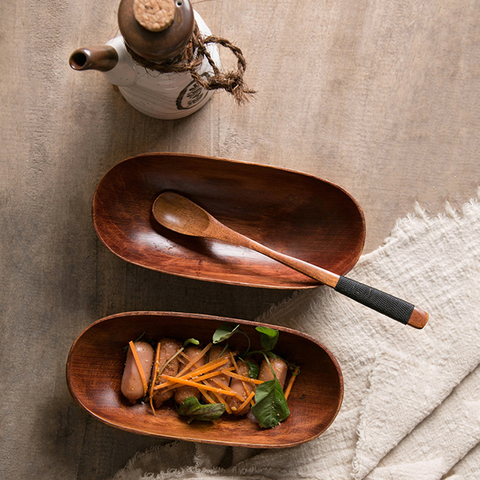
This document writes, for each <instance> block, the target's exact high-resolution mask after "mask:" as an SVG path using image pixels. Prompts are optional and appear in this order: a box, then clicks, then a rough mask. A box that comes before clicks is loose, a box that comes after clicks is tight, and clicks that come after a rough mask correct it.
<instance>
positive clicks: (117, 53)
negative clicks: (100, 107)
mask: <svg viewBox="0 0 480 480" xmlns="http://www.w3.org/2000/svg"><path fill="white" fill-rule="evenodd" d="M137 1H138V0H122V1H121V3H120V6H119V10H118V25H119V30H120V33H119V35H118V36H117V37H115V38H113V39H112V40H109V41H108V42H107V43H106V44H105V45H103V46H100V47H90V48H79V49H77V50H75V51H74V52H73V53H72V54H71V56H70V60H69V63H70V66H71V67H72V68H73V69H74V70H98V71H100V72H102V73H103V75H104V76H105V77H106V79H107V80H108V81H109V82H110V83H112V84H113V85H117V86H118V88H119V90H120V92H121V94H122V95H123V96H124V97H125V99H126V100H127V101H128V102H129V103H130V104H131V105H132V106H133V107H134V108H136V109H137V110H138V111H140V112H142V113H144V114H145V115H148V116H150V117H154V118H160V119H166V120H172V119H177V118H182V117H186V116H188V115H190V114H192V113H194V112H196V111H198V110H199V109H200V108H202V107H203V106H204V105H205V104H206V103H207V102H208V101H209V100H210V98H211V96H212V91H209V90H206V89H205V88H204V87H202V86H201V85H200V84H199V83H198V82H196V81H195V80H194V79H193V78H192V76H191V74H190V73H189V72H188V71H183V72H168V73H162V72H159V71H157V70H156V69H155V68H153V69H152V68H149V65H156V64H162V63H165V62H167V63H168V62H173V61H175V60H174V59H175V58H178V57H179V56H181V54H182V52H183V51H184V50H185V49H186V47H187V45H188V44H189V43H190V41H191V38H192V34H193V32H194V28H195V24H196V25H197V27H198V31H199V33H200V35H202V36H203V37H206V36H209V35H210V34H211V32H210V30H209V28H208V26H207V24H206V23H205V22H204V20H203V19H202V18H201V17H200V15H199V14H198V13H197V12H196V11H194V10H193V8H192V6H191V4H190V2H189V0H162V1H161V2H160V3H163V4H165V3H168V2H171V4H172V5H171V6H170V5H168V7H169V8H170V9H171V11H170V18H167V20H166V21H165V22H164V24H163V25H160V27H162V26H163V28H161V29H159V28H160V27H158V25H157V24H156V25H155V26H156V28H155V29H149V28H150V26H151V23H150V24H148V23H145V21H144V19H142V18H141V15H139V12H138V5H136V3H137ZM140 3H142V2H140ZM143 3H146V2H145V1H143ZM154 3H155V2H154ZM164 13H165V12H163V14H162V16H163V18H164V17H165V15H164ZM167 13H168V12H167ZM168 22H169V23H168ZM165 23H168V25H167V26H165ZM144 25H146V26H144ZM206 48H207V51H208V53H209V54H210V57H211V59H212V60H213V61H214V63H215V65H216V66H217V67H219V66H220V56H219V52H218V47H217V45H216V44H208V45H206ZM139 58H140V59H142V60H143V59H144V60H145V62H143V61H139ZM149 62H151V63H149ZM197 72H198V73H199V74H200V75H201V76H205V77H208V76H210V75H212V74H213V69H212V66H211V65H210V63H209V62H208V60H207V59H206V58H203V61H202V63H201V64H200V65H199V66H198V67H197Z"/></svg>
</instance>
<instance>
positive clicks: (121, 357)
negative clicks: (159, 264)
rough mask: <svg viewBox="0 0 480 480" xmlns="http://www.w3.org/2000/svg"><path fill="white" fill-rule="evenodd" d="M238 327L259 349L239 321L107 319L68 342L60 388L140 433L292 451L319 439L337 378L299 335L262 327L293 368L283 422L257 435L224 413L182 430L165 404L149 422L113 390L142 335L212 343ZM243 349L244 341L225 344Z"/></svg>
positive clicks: (249, 326) (133, 315) (333, 407)
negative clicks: (128, 349)
mask: <svg viewBox="0 0 480 480" xmlns="http://www.w3.org/2000/svg"><path fill="white" fill-rule="evenodd" d="M225 323H230V324H233V325H235V324H240V328H241V329H242V331H243V332H245V333H246V334H247V335H248V336H249V338H250V339H251V341H252V345H251V347H252V350H256V349H258V348H261V346H260V344H259V335H258V332H257V331H256V330H255V328H256V327H257V326H262V325H263V326H267V325H265V324H261V323H257V322H249V321H246V320H234V319H230V318H224V317H214V316H209V315H199V314H187V313H169V312H127V313H120V314H116V315H111V316H109V317H105V318H103V319H100V320H98V321H97V322H95V323H93V324H92V325H90V326H89V327H88V328H87V329H85V331H83V332H82V333H81V334H80V335H79V336H78V338H77V339H76V340H75V342H74V343H73V345H72V347H71V350H70V353H69V355H68V360H67V369H66V374H67V384H68V388H69V390H70V393H71V395H72V397H73V398H74V399H75V400H76V402H77V403H78V404H79V405H80V406H81V407H82V408H83V409H85V410H86V411H87V412H88V413H90V414H91V415H92V416H94V417H95V418H97V419H98V420H100V421H102V422H104V423H106V424H107V425H110V426H112V427H116V428H120V429H122V430H126V431H128V432H132V433H137V434H141V435H149V436H155V437H161V438H170V439H180V440H187V441H193V442H202V443H213V444H218V445H234V446H243V447H256V448H283V447H293V446H295V445H299V444H301V443H304V442H307V441H310V440H313V439H314V438H316V437H318V436H319V435H320V434H322V433H323V432H324V431H325V430H326V429H327V428H328V427H329V426H330V425H331V423H332V422H333V420H334V419H335V417H336V415H337V413H338V411H339V409H340V406H341V403H342V399H343V378H342V373H341V370H340V366H339V365H338V362H337V361H336V359H335V358H334V356H333V355H332V354H331V353H330V352H329V351H328V350H327V349H326V348H325V347H324V346H323V345H322V344H320V343H319V342H317V341H316V340H315V339H313V338H312V337H310V336H308V335H305V334H304V333H301V332H298V331H295V330H292V329H289V328H284V327H277V326H272V325H268V326H270V327H273V328H276V329H277V330H279V331H280V335H279V339H278V343H277V345H276V347H275V349H274V352H275V353H276V354H278V355H280V356H281V357H282V358H285V359H287V360H288V361H290V362H293V363H295V364H296V365H298V366H299V367H300V375H298V377H297V379H296V381H295V384H294V386H293V389H292V391H291V394H290V396H289V398H288V406H289V409H290V416H289V417H288V418H287V419H286V420H285V421H284V422H282V423H281V424H280V425H279V426H277V427H275V428H271V429H262V428H261V427H260V426H259V425H258V423H257V422H256V421H253V420H252V418H250V416H244V417H235V416H233V415H223V416H222V417H221V418H220V419H219V420H217V421H215V422H214V423H211V422H200V421H194V422H193V423H191V424H188V423H187V421H186V420H185V419H183V418H182V417H180V416H179V415H178V414H177V412H176V411H175V407H174V406H173V405H172V406H169V405H168V403H166V404H164V405H162V407H161V408H160V409H159V410H157V412H156V415H155V416H154V415H153V414H152V413H151V410H150V408H149V407H148V406H147V405H146V404H142V403H137V404H135V405H131V404H130V403H129V402H128V400H126V399H125V398H124V397H123V395H122V394H121V392H120V383H121V378H122V374H123V369H124V364H125V356H126V355H125V352H124V347H125V346H126V345H128V342H129V341H130V340H135V339H136V338H138V337H139V336H140V335H141V334H142V333H143V332H145V338H147V337H148V338H151V339H154V340H160V339H162V338H164V337H169V338H178V339H179V340H185V339H186V338H190V337H193V338H196V339H197V340H199V341H200V342H202V343H203V344H207V343H209V342H210V341H211V340H212V335H213V333H214V332H215V330H216V329H217V328H218V327H219V326H220V325H222V324H225ZM228 343H229V345H231V346H232V348H238V349H239V351H244V350H245V348H246V345H247V340H246V337H245V336H244V335H242V334H238V335H236V336H235V337H232V338H231V339H229V340H228Z"/></svg>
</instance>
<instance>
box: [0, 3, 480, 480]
mask: <svg viewBox="0 0 480 480" xmlns="http://www.w3.org/2000/svg"><path fill="white" fill-rule="evenodd" d="M194 7H195V8H196V9H197V10H198V12H199V13H200V14H201V15H202V17H203V18H204V19H205V20H206V22H207V24H208V25H209V27H210V28H211V30H212V32H213V33H214V34H216V35H219V36H224V37H226V38H228V39H229V40H231V41H232V42H234V43H236V44H237V45H239V46H240V47H241V48H242V50H243V52H244V54H245V56H246V58H247V62H248V67H247V71H246V78H245V80H246V81H247V84H248V85H249V86H250V87H251V88H255V89H256V90H257V92H258V93H257V94H256V95H255V97H254V99H253V100H252V101H251V102H250V104H248V105H246V106H243V107H238V106H236V105H235V103H234V102H233V100H232V99H231V98H229V97H228V95H227V94H224V93H220V92H219V93H217V94H215V95H214V97H213V99H212V100H211V101H210V102H209V103H208V104H207V105H206V106H205V107H204V108H203V109H202V110H200V111H199V112H197V113H196V114H195V115H194V116H192V117H187V118H185V119H183V120H178V121H174V122H168V121H159V120H154V119H151V118H148V117H146V116H144V115H142V114H140V113H138V112H136V111H135V110H134V109H133V108H131V107H130V106H129V105H128V104H127V103H126V102H125V101H124V100H123V98H122V97H121V95H120V94H119V93H118V91H116V90H115V89H114V88H113V87H112V86H111V85H108V84H107V83H106V82H105V81H104V79H103V78H102V74H101V73H99V72H75V71H73V70H72V69H71V68H70V67H69V66H68V58H69V56H70V54H71V53H72V52H73V51H74V50H75V49H77V48H78V47H81V46H89V45H101V44H104V43H105V42H106V41H107V40H108V39H110V38H112V37H113V36H114V35H115V34H116V31H117V24H116V13H117V8H118V4H117V3H116V2H112V1H106V0H97V1H95V2H92V1H90V0H85V1H79V0H71V1H69V2H58V1H46V0H39V1H38V2H29V3H19V2H4V5H2V35H1V37H0V47H1V50H2V62H0V78H1V81H0V122H1V130H0V145H1V149H0V162H1V163H0V168H1V175H0V209H1V215H0V227H1V228H0V235H1V239H0V261H1V269H2V283H1V287H0V312H1V313H0V315H1V324H0V325H1V328H2V335H1V336H0V375H1V378H2V382H3V385H4V388H2V393H1V401H0V416H1V418H2V425H1V428H0V474H1V476H2V477H4V478H9V479H14V480H16V479H23V478H64V479H81V480H83V479H89V480H91V479H97V478H98V479H104V478H108V477H109V476H112V475H113V474H114V473H115V472H116V471H117V470H118V469H119V468H121V467H122V466H123V465H124V464H125V463H126V462H127V461H128V460H129V459H130V458H131V457H132V456H133V455H134V453H135V452H136V451H138V450H143V449H145V448H147V447H149V446H152V445H155V444H158V443H159V440H155V439H151V438H148V437H141V436H136V435H133V434H130V433H126V432H121V431H118V430H116V429H112V428H110V427H108V426H106V425H104V424H102V423H100V422H98V421H95V420H94V419H92V418H91V417H90V416H89V415H87V414H86V413H85V412H83V411H82V410H81V409H80V408H78V406H77V405H76V404H75V403H74V402H73V400H72V399H71V397H70V395H69V393H68V390H67V386H66V383H65V361H66V358H67V354H68V350H69V348H70V346H71V344H72V342H73V341H74V339H75V338H76V337H77V335H78V334H79V332H80V331H82V330H83V329H84V328H85V327H86V326H87V325H89V324H90V323H92V322H93V321H95V320H96V319H98V318H101V317H103V316H105V315H109V314H114V313H118V312H122V311H132V310H168V311H186V312H199V313H206V314H216V315H221V316H230V317H235V318H246V319H253V318H255V317H256V316H257V315H259V314H261V313H262V312H263V311H265V310H266V309H268V308H269V306H270V305H271V304H272V303H275V302H278V301H280V300H282V299H283V298H285V297H286V296H288V294H287V293H286V292H281V291H275V290H267V289H251V288H246V287H236V286H231V285H221V284H215V285H213V284H210V283H207V282H198V281H195V280H189V279H183V278H179V277H173V276H169V275H165V274H161V273H158V272H154V271H150V270H147V269H144V268H141V267H137V266H134V265H131V264H128V263H126V262H124V261H122V260H120V259H118V258H117V257H116V256H114V255H112V253H111V252H109V251H108V250H107V249H106V248H105V247H104V246H103V245H102V244H101V242H100V241H99V240H98V239H97V237H96V235H95V231H94V228H93V225H92V218H91V202H92V198H93V194H94V191H95V188H96V186H97V184H98V183H99V181H100V179H101V178H102V176H103V175H104V174H105V173H106V172H107V171H108V170H109V169H110V168H111V167H113V166H114V165H116V164H117V163H118V162H120V161H121V160H123V159H125V158H128V157H131V156H133V155H137V154H140V153H143V152H154V151H163V152H187V153H195V154H202V155H210V156H216V157H223V158H231V159H236V160H240V161H248V162H253V163H257V164H261V165H274V166H278V167H285V168H291V169H295V170H301V171H303V172H306V173H309V174H312V175H315V176H318V177H320V178H324V179H326V180H328V181H331V182H333V183H335V184H337V185H340V186H341V187H342V188H344V189H345V190H346V191H348V192H349V193H350V194H352V195H353V197H354V198H355V199H356V200H357V201H358V202H359V203H360V205H362V207H363V209H364V212H365V216H366V225H367V237H366V245H365V250H364V251H365V252H369V251H371V250H373V249H375V248H376V247H377V246H379V245H380V244H381V243H382V241H383V239H384V238H385V237H386V236H388V234H389V232H390V230H391V228H392V227H393V226H394V223H395V220H396V219H397V218H398V217H402V216H404V215H406V214H408V213H409V212H411V211H412V210H413V208H414V204H415V201H418V202H419V203H420V205H421V206H422V207H424V208H425V210H426V211H427V213H431V214H436V213H437V212H438V211H442V210H443V209H444V205H445V202H446V201H449V202H450V203H451V205H452V206H453V207H454V208H459V207H460V206H461V204H462V203H464V202H465V201H468V200H469V199H470V198H471V197H472V196H473V195H475V192H476V189H477V187H478V185H479V183H480V178H479V177H480V174H479V168H478V165H479V162H478V151H479V150H480V149H479V146H480V145H479V136H478V132H479V130H480V113H479V112H480V96H479V87H478V79H479V78H480V71H479V68H480V67H479V66H480V50H479V48H478V45H479V43H480V31H479V29H478V25H479V24H480V8H479V2H478V0H475V1H473V2H472V1H467V0H456V1H447V2H441V3H439V2H431V1H424V2H404V1H391V2H378V1H377V2H375V1H373V2H372V1H370V2H367V1H365V0H361V1H357V0H355V1H354V0H340V1H338V0H337V1H330V0H324V1H319V2H313V3H312V2H310V3H308V4H307V3H298V2H293V0H278V1H276V2H274V3H266V2H244V1H240V0H216V1H200V0H199V1H198V2H194ZM221 54H222V56H223V60H224V62H225V64H228V62H229V57H228V54H225V53H224V52H221ZM319 340H321V339H319ZM347 387H348V386H347ZM26 392H28V393H29V395H27V398H25V393H26Z"/></svg>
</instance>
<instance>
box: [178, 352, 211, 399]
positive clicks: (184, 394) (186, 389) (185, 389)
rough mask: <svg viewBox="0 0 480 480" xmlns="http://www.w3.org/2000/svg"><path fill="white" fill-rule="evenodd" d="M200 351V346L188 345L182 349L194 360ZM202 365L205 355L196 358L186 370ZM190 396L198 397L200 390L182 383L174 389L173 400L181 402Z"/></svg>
mask: <svg viewBox="0 0 480 480" xmlns="http://www.w3.org/2000/svg"><path fill="white" fill-rule="evenodd" d="M201 351H202V349H201V348H200V347H197V346H193V345H190V346H189V347H187V348H186V349H185V350H184V351H183V353H184V354H185V355H186V356H187V357H188V358H189V360H194V359H195V358H196V357H198V355H200V353H201ZM202 365H205V355H204V356H203V357H202V358H201V359H200V360H198V361H197V362H196V363H195V364H194V365H193V366H192V367H191V368H190V369H189V370H188V371H191V370H195V369H197V368H200V367H201V366H202ZM181 369H182V367H180V370H181ZM185 373H188V372H185ZM192 396H193V397H196V398H200V392H199V391H198V389H196V388H195V387H190V386H188V385H184V386H181V387H178V388H177V389H175V401H176V402H177V403H178V404H181V403H183V402H184V401H185V400H186V399H187V398H188V397H192Z"/></svg>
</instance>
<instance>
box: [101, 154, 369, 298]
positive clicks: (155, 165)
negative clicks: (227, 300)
mask: <svg viewBox="0 0 480 480" xmlns="http://www.w3.org/2000/svg"><path fill="white" fill-rule="evenodd" d="M164 191H175V192H178V193H180V194H182V195H185V196H187V197H188V198H190V199H191V200H193V201H194V202H196V203H198V204H199V205H200V206H202V207H203V208H205V209H206V210H207V211H208V212H210V213H211V214H212V215H214V216H215V217H216V218H218V220H220V221H221V222H222V223H225V224H226V225H227V226H229V227H231V228H233V229H234V230H237V231H238V232H240V233H242V234H244V235H246V236H248V237H250V238H252V239H253V240H256V241H258V242H260V243H263V244H264V245H267V246H269V247H270V248H272V249H274V250H277V251H280V252H282V253H285V254H287V255H290V256H293V257H296V258H299V259H301V260H305V261H307V262H310V263H313V264H314V265H318V266H320V267H323V268H325V269H327V270H330V271H332V272H334V273H336V274H339V275H344V274H346V273H347V272H348V271H350V269H351V268H352V267H353V266H354V265H355V263H356V262H357V260H358V258H359V257H360V254H361V253H362V249H363V246H364V242H365V220H364V215H363V212H362V210H361V208H360V206H359V205H358V203H357V202H356V201H355V200H354V199H353V198H352V197H351V196H350V195H349V194H348V193H347V192H345V191H344V190H343V189H341V188H340V187H338V186H336V185H334V184H332V183H330V182H327V181H325V180H322V179H320V178H317V177H314V176H311V175H306V174H303V173H299V172H294V171H291V170H285V169H280V168H274V167H269V166H263V165H255V164H250V163H243V162H237V161H233V160H225V159H219V158H213V157H204V156H199V155H190V154H179V153H156V154H145V155H140V156H136V157H133V158H130V159H127V160H125V161H123V162H121V163H119V164H118V165H116V166H115V167H113V168H112V169H111V170H110V171H109V172H108V173H107V174H106V175H105V176H104V177H103V179H102V180H101V181H100V183H99V185H98V187H97V189H96V191H95V195H94V199H93V221H94V226H95V230H96V232H97V235H98V237H99V238H100V239H101V241H102V242H103V243H104V244H105V245H106V246H107V248H109V249H110V250H111V251H112V252H113V253H114V254H116V255H118V256H119V257H120V258H122V259H124V260H126V261H128V262H131V263H133V264H136V265H140V266H142V267H146V268H150V269H153V270H157V271H160V272H165V273H169V274H173V275H180V276H184V277H189V278H195V279H199V280H208V281H212V282H223V283H228V284H236V285H247V286H254V287H266V288H285V289H299V288H309V287H315V286H318V285H319V284H320V283H319V282H318V281H316V280H313V279H311V278H309V277H306V276H305V275H303V274H301V273H298V272H296V271H294V270H292V269H290V268H289V267H286V266H284V265H282V264H280V263H278V262H276V261H274V260H272V259H270V258H267V257H266V256H264V255H262V254H260V253H257V252H254V251H252V250H249V249H247V248H244V247H238V246H232V245H228V244H226V243H224V242H221V241H218V240H211V239H204V238H194V237H187V236H184V235H181V234H178V233H175V232H172V231H170V230H168V229H166V228H164V227H162V226H161V225H159V224H158V223H157V222H156V221H155V219H154V218H153V215H152V205H153V202H154V201H155V199H156V198H157V197H158V195H160V193H162V192H164Z"/></svg>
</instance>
